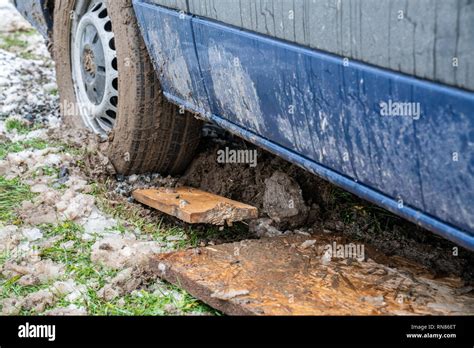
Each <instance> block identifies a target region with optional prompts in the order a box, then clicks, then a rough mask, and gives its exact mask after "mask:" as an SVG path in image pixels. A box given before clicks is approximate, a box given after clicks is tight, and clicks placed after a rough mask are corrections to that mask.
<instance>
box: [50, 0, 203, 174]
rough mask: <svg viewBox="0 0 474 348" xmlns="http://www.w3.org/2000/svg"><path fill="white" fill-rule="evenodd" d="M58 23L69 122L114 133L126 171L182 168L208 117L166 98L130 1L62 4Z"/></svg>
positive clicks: (114, 147)
mask: <svg viewBox="0 0 474 348" xmlns="http://www.w3.org/2000/svg"><path fill="white" fill-rule="evenodd" d="M54 22H55V25H54V34H53V40H54V58H55V61H56V70H57V80H58V87H59V93H60V97H61V111H62V115H63V117H64V120H65V123H66V124H68V125H70V126H73V127H86V128H88V129H90V130H91V131H93V132H95V133H97V134H99V135H102V136H104V137H106V136H107V137H109V139H110V142H111V144H110V147H109V153H108V155H109V158H110V159H111V161H112V163H113V164H114V166H115V168H116V170H117V172H119V173H122V174H131V173H147V172H158V173H163V174H165V173H166V174H176V173H180V172H182V171H183V170H184V169H185V168H186V167H187V165H188V164H189V162H190V161H191V160H192V158H193V155H194V151H195V149H196V147H197V145H198V143H199V139H200V134H201V122H200V121H199V120H197V119H196V118H194V117H193V116H192V115H191V114H190V113H188V112H180V110H179V108H178V107H177V106H175V105H174V104H172V103H170V102H168V101H167V100H166V99H165V97H164V96H163V93H162V90H161V86H160V83H159V80H158V78H157V75H156V73H155V70H154V67H153V64H152V62H151V60H150V57H149V55H148V51H147V49H146V46H145V43H144V41H143V38H142V36H141V34H140V30H139V27H138V24H137V21H136V17H135V13H134V11H133V7H132V4H131V0H113V1H110V0H108V1H107V0H76V1H59V2H56V7H55V10H54Z"/></svg>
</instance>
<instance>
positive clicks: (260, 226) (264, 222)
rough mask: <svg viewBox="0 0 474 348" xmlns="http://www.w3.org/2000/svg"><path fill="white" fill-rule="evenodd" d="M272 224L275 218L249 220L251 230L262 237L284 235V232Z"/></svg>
mask: <svg viewBox="0 0 474 348" xmlns="http://www.w3.org/2000/svg"><path fill="white" fill-rule="evenodd" d="M272 224H273V220H272V219H267V218H262V219H257V220H251V221H250V222H249V231H250V232H252V233H254V234H255V235H257V236H258V237H260V238H271V237H276V236H280V235H282V234H283V232H281V231H280V230H278V229H277V228H275V227H273V226H272Z"/></svg>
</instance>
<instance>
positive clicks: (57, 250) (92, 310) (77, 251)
mask: <svg viewBox="0 0 474 348" xmlns="http://www.w3.org/2000/svg"><path fill="white" fill-rule="evenodd" d="M41 229H42V230H43V232H44V234H45V237H53V236H57V235H61V236H63V237H64V238H63V239H62V240H60V241H58V242H56V243H55V244H54V245H52V246H51V247H49V248H47V249H44V250H43V251H42V252H41V257H42V258H43V259H51V260H53V261H54V262H57V263H61V264H64V265H65V267H66V274H67V275H66V276H65V279H74V280H75V281H76V283H78V284H82V285H85V287H86V289H87V296H86V298H85V299H84V300H77V301H75V302H69V301H67V300H65V299H62V300H60V301H59V302H58V303H57V304H56V306H55V308H57V307H67V306H68V305H70V304H75V305H77V306H85V307H86V308H87V311H88V314H89V315H165V314H167V307H168V306H169V305H172V306H173V308H176V310H177V311H179V312H181V313H191V312H192V313H204V314H212V313H214V314H217V312H216V311H214V310H212V309H211V308H210V307H208V306H207V305H205V304H203V303H201V302H200V301H198V300H196V299H195V298H193V297H192V296H190V295H189V294H187V293H186V292H185V291H183V290H180V289H178V288H177V287H175V286H173V285H170V284H164V283H163V291H162V292H161V293H151V292H148V291H145V290H139V291H138V292H137V293H138V296H137V293H134V294H127V295H125V296H121V297H119V298H117V299H115V300H112V301H105V300H104V299H102V298H100V297H99V296H98V295H97V292H98V290H100V289H101V288H102V287H103V286H104V285H105V284H106V282H107V280H109V279H111V278H113V277H114V276H115V275H116V274H117V273H118V271H116V270H108V269H105V268H102V267H100V266H98V265H96V264H94V263H92V260H91V258H90V255H91V248H92V245H93V244H94V242H93V241H83V240H82V239H81V238H80V235H81V234H82V232H83V230H82V227H80V226H79V225H77V224H75V223H73V222H65V223H63V224H60V225H56V226H52V225H44V226H41ZM67 241H73V242H74V247H73V248H71V249H64V248H62V247H61V244H62V243H64V242H67ZM176 294H178V295H179V296H176ZM176 297H178V300H177V299H176ZM121 299H122V300H121Z"/></svg>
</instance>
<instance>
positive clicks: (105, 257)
mask: <svg viewBox="0 0 474 348" xmlns="http://www.w3.org/2000/svg"><path fill="white" fill-rule="evenodd" d="M160 252H161V247H160V245H159V244H158V243H157V242H144V241H138V240H135V239H133V238H127V237H122V236H109V237H106V238H104V239H102V240H100V241H97V242H96V243H95V244H94V245H93V246H92V254H91V260H92V262H94V263H96V264H99V265H102V266H105V267H107V268H110V269H123V268H126V267H133V266H140V265H145V264H146V263H147V262H148V260H149V257H150V255H152V254H157V253H160Z"/></svg>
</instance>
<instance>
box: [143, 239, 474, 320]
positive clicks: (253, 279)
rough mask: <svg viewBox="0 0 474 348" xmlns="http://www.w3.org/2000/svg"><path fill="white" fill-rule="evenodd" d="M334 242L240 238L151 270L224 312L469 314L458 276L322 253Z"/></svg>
mask: <svg viewBox="0 0 474 348" xmlns="http://www.w3.org/2000/svg"><path fill="white" fill-rule="evenodd" d="M333 243H336V244H333ZM334 245H336V246H339V245H342V246H346V245H348V244H347V241H345V240H344V239H342V238H341V237H334V236H327V235H323V234H321V235H318V236H312V237H308V236H302V235H288V236H280V237H275V238H268V239H260V240H246V241H242V242H237V243H231V244H222V245H218V246H209V247H204V248H197V249H190V250H185V251H178V252H173V253H169V254H161V255H156V256H154V257H153V258H151V261H150V268H151V269H152V270H153V271H154V273H155V274H156V275H157V276H158V277H161V278H163V279H165V280H167V281H169V282H171V283H173V284H176V285H178V286H180V287H181V288H184V289H185V290H186V291H188V292H189V293H190V294H191V295H193V296H194V297H196V298H198V299H200V300H202V301H204V302H206V303H207V304H209V305H210V306H212V307H214V308H216V309H218V310H220V311H222V312H224V313H226V314H229V315H431V314H432V315H436V314H442V315H471V314H472V313H474V294H472V293H469V292H466V291H462V289H463V287H464V283H463V281H461V280H460V279H458V278H436V277H434V276H433V275H431V274H430V273H429V271H428V270H426V269H425V268H423V267H421V266H419V265H417V264H414V263H413V262H408V261H407V260H403V259H400V258H395V257H394V258H391V257H386V256H384V255H381V254H379V253H377V252H376V251H375V250H373V249H369V247H367V246H366V247H365V249H364V252H365V255H364V258H361V259H359V260H358V259H353V258H341V257H339V256H337V254H334V256H335V257H331V258H328V257H327V250H328V249H327V248H328V246H331V248H332V247H333V246H334ZM336 248H337V247H336ZM346 250H347V249H346ZM336 256H337V257H336ZM376 260H378V261H376Z"/></svg>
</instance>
